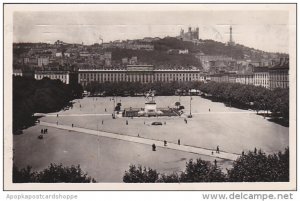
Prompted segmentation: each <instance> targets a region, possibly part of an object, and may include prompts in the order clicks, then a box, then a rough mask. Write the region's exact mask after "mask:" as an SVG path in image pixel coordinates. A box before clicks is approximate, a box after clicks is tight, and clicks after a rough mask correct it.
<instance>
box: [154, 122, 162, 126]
mask: <svg viewBox="0 0 300 201" xmlns="http://www.w3.org/2000/svg"><path fill="white" fill-rule="evenodd" d="M151 125H154V126H162V125H163V124H162V123H161V122H160V121H155V122H152V124H151Z"/></svg>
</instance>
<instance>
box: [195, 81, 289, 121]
mask: <svg viewBox="0 0 300 201" xmlns="http://www.w3.org/2000/svg"><path fill="white" fill-rule="evenodd" d="M200 90H201V91H202V92H204V93H206V94H210V95H211V96H212V99H214V100H217V101H222V102H227V103H229V104H231V105H234V106H239V107H244V108H251V109H255V110H257V111H258V110H265V111H267V113H268V111H271V112H272V113H271V115H272V116H273V117H276V118H282V119H283V120H284V121H286V122H288V121H289V89H288V88H287V89H282V88H276V89H274V90H269V89H266V88H264V87H260V86H253V85H243V84H238V83H217V82H209V83H206V84H203V85H200Z"/></svg>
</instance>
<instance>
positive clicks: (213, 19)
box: [13, 10, 289, 53]
mask: <svg viewBox="0 0 300 201" xmlns="http://www.w3.org/2000/svg"><path fill="white" fill-rule="evenodd" d="M288 22H289V15H288V12H286V11H268V10H262V11H247V10H243V11H236V10H235V11H228V10H227V11H220V10H218V11H213V10H210V11H203V10H202V11H195V10H193V11H189V10H178V11H174V10H170V11H168V10H166V11H125V10H123V11H122V10H121V11H91V12H87V11H83V12H78V11H76V12H74V11H73V12H72V11H67V12H61V11H59V12H47V11H43V12H36V11H34V12H33V11H26V12H23V11H22V12H15V13H14V15H13V40H14V42H47V43H54V42H55V41H56V40H61V41H64V42H67V43H82V42H83V43H84V44H87V45H88V44H93V43H100V40H99V37H101V38H102V39H103V41H104V42H109V41H114V40H126V39H141V38H144V37H166V36H173V37H175V36H177V35H179V32H180V29H181V28H182V29H184V30H185V31H187V29H188V27H189V26H191V27H192V28H195V27H199V37H200V38H201V39H212V40H216V41H220V42H227V41H228V40H229V27H230V25H231V26H232V28H233V40H234V41H235V42H236V43H239V44H243V45H245V46H248V47H253V48H256V49H260V50H263V51H268V52H282V53H288V49H289V47H288V43H289V42H288V41H289V23H288Z"/></svg>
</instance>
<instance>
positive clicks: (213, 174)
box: [180, 159, 226, 182]
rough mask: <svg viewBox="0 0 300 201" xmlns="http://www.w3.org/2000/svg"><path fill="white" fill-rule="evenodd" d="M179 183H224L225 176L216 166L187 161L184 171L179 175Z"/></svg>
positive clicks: (200, 161) (198, 160) (203, 162)
mask: <svg viewBox="0 0 300 201" xmlns="http://www.w3.org/2000/svg"><path fill="white" fill-rule="evenodd" d="M180 181H181V182H224V181H226V176H225V174H224V173H223V172H222V171H221V170H220V168H219V167H217V166H216V165H212V164H211V163H210V162H208V161H204V160H201V159H197V160H196V161H193V160H189V162H187V164H186V168H185V171H184V172H183V174H182V175H181V178H180Z"/></svg>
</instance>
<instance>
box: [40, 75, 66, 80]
mask: <svg viewBox="0 0 300 201" xmlns="http://www.w3.org/2000/svg"><path fill="white" fill-rule="evenodd" d="M35 77H36V79H43V78H44V77H49V78H50V79H66V78H67V76H66V75H35Z"/></svg>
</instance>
